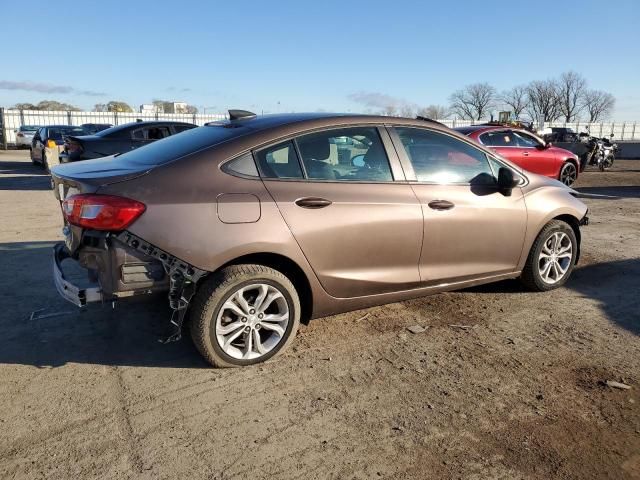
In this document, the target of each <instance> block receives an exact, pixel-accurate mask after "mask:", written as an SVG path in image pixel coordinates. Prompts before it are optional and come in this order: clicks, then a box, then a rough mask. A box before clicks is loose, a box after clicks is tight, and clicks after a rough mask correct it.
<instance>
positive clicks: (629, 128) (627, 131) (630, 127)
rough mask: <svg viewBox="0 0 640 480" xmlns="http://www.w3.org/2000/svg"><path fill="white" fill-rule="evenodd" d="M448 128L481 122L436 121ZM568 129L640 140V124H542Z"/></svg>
mask: <svg viewBox="0 0 640 480" xmlns="http://www.w3.org/2000/svg"><path fill="white" fill-rule="evenodd" d="M438 121H439V122H440V123H443V124H445V125H446V126H448V127H450V128H455V127H468V126H469V125H473V124H474V123H482V121H474V120H438ZM550 127H568V128H572V129H573V131H574V132H576V133H580V132H584V131H586V129H587V127H589V131H590V132H591V135H594V136H596V137H608V136H609V135H611V134H613V138H614V140H640V122H597V123H589V122H568V123H567V122H544V128H550Z"/></svg>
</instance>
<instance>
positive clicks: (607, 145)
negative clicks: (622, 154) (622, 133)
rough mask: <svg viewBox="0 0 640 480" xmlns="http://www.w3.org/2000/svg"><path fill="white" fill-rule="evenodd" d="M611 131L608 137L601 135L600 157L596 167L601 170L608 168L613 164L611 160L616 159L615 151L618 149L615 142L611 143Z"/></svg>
mask: <svg viewBox="0 0 640 480" xmlns="http://www.w3.org/2000/svg"><path fill="white" fill-rule="evenodd" d="M611 138H613V133H612V134H611V135H610V137H609V138H607V137H602V158H601V161H600V163H598V168H599V169H600V171H601V172H604V171H605V170H609V169H610V168H611V166H612V165H613V161H614V160H615V159H616V153H618V151H619V150H620V149H619V148H618V144H617V143H612V142H611Z"/></svg>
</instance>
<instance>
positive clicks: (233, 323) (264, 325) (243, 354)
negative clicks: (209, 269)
mask: <svg viewBox="0 0 640 480" xmlns="http://www.w3.org/2000/svg"><path fill="white" fill-rule="evenodd" d="M191 322H192V323H191V337H192V339H193V342H194V344H195V346H196V348H197V349H198V350H199V351H200V353H201V354H202V355H203V356H204V357H205V358H206V359H207V360H208V361H209V363H211V364H212V365H213V366H216V367H239V366H245V365H253V364H255V363H260V362H264V361H266V360H268V359H270V358H272V357H274V356H275V355H277V354H279V353H281V352H282V351H283V350H284V349H285V348H286V347H287V346H288V345H289V344H290V343H291V342H292V341H293V339H294V337H295V334H296V331H297V330H298V326H299V324H300V300H299V297H298V293H297V292H296V289H295V287H294V286H293V284H292V283H291V281H290V280H289V279H288V278H287V277H286V276H285V275H283V274H282V273H280V272H278V271H277V270H274V269H272V268H269V267H265V266H263V265H234V266H231V267H227V268H225V269H223V270H221V271H220V272H218V273H215V274H214V275H212V276H211V277H209V278H208V279H207V280H206V281H205V283H204V284H203V285H202V286H201V288H200V289H199V290H198V293H197V294H196V297H195V299H194V303H193V311H192V314H191Z"/></svg>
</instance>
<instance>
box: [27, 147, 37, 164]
mask: <svg viewBox="0 0 640 480" xmlns="http://www.w3.org/2000/svg"><path fill="white" fill-rule="evenodd" d="M29 157H30V158H31V163H32V164H34V165H37V163H38V162H36V159H35V158H33V149H32V148H29Z"/></svg>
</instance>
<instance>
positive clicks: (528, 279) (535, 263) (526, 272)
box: [520, 220, 579, 292]
mask: <svg viewBox="0 0 640 480" xmlns="http://www.w3.org/2000/svg"><path fill="white" fill-rule="evenodd" d="M557 232H561V233H564V234H566V235H567V237H568V238H569V240H570V241H571V245H572V249H571V260H570V262H569V264H568V268H567V270H566V272H565V273H564V275H563V276H562V278H560V279H559V280H558V281H557V282H555V283H548V282H546V281H545V280H544V279H543V278H542V275H541V273H540V254H541V252H542V248H543V247H544V246H545V243H546V242H547V241H548V240H549V239H550V237H551V236H552V235H554V234H555V233H557ZM578 248H579V246H578V241H577V239H576V234H575V232H574V231H573V228H571V226H570V225H569V224H567V223H566V222H563V221H561V220H552V221H550V222H549V223H547V224H546V225H545V226H544V228H543V229H542V230H541V231H540V233H539V234H538V236H537V237H536V239H535V241H534V242H533V245H532V246H531V250H530V251H529V256H528V257H527V263H526V264H525V266H524V269H523V270H522V274H521V276H520V281H521V282H522V283H523V284H524V285H525V286H526V287H527V288H528V289H530V290H533V291H537V292H546V291H548V290H553V289H555V288H558V287H561V286H562V285H564V284H565V283H566V281H567V279H568V278H569V277H570V276H571V272H572V271H573V267H574V266H575V263H576V256H577V254H578Z"/></svg>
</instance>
